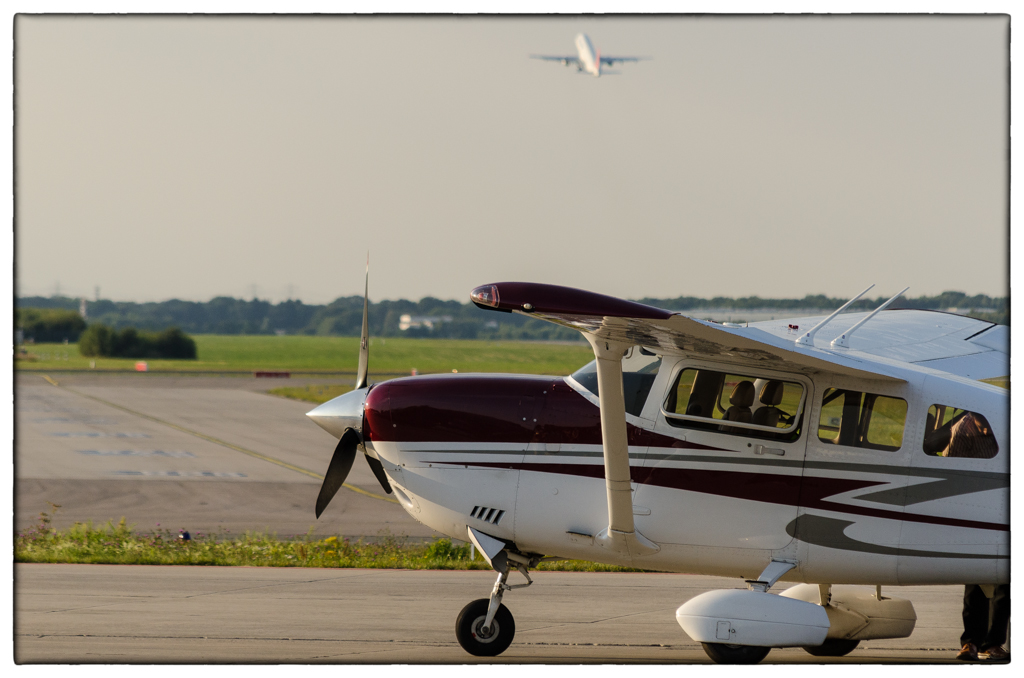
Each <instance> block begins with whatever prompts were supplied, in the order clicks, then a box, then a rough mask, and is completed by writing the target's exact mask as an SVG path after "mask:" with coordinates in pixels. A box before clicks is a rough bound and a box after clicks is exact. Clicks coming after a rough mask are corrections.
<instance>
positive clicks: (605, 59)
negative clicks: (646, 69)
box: [530, 33, 647, 77]
mask: <svg viewBox="0 0 1024 678" xmlns="http://www.w3.org/2000/svg"><path fill="white" fill-rule="evenodd" d="M530 58H531V59H543V60H544V61H561V62H562V63H563V64H565V65H566V66H568V65H569V64H574V65H575V66H576V70H577V71H580V72H584V71H586V72H587V73H590V74H591V75H593V76H594V77H600V76H601V66H613V65H614V64H615V63H616V62H626V61H641V60H643V59H646V58H647V57H618V56H615V57H613V56H601V50H599V49H594V45H593V44H592V43H591V42H590V38H588V37H587V36H586V35H585V34H584V33H580V34H579V35H577V36H576V56H547V55H543V54H531V55H530Z"/></svg>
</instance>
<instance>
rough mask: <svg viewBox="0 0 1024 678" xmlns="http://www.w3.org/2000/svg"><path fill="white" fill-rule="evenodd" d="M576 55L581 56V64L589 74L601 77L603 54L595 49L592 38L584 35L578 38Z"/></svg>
mask: <svg viewBox="0 0 1024 678" xmlns="http://www.w3.org/2000/svg"><path fill="white" fill-rule="evenodd" d="M576 53H577V54H578V55H579V59H580V64H581V65H582V67H583V70H585V71H586V72H587V73H590V74H591V75H593V76H594V77H600V76H601V54H600V52H598V51H597V50H595V49H594V45H593V44H591V42H590V38H588V37H587V36H586V35H585V34H584V33H580V34H579V35H577V36H576Z"/></svg>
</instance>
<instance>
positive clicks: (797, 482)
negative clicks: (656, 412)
mask: <svg viewBox="0 0 1024 678" xmlns="http://www.w3.org/2000/svg"><path fill="white" fill-rule="evenodd" d="M424 463H432V464H457V465H459V466H464V465H469V466H482V467H486V468H505V469H518V470H520V471H534V472H537V473H558V474H562V475H573V476H582V477H585V478H599V479H604V465H603V464H542V463H532V462H523V463H517V462H480V461H459V462H453V461H449V460H437V459H433V460H429V461H426V462H424ZM630 476H631V477H632V479H633V481H634V482H636V483H638V484H641V485H653V486H655V487H667V488H671V489H675V490H686V491H687V492H700V493H701V494H712V495H715V496H719V497H732V498H734V499H747V500H750V501H763V502H767V503H770V504H782V505H785V506H802V507H803V508H812V509H819V510H822V511H834V512H837V513H848V514H852V515H858V516H870V517H873V518H886V519H889V520H901V521H907V522H912V523H925V524H929V525H947V526H950V527H966V528H969V529H975V530H997V531H1000V532H1009V531H1010V526H1009V525H1001V524H999V523H984V522H980V521H976V520H959V519H956V518H943V517H940V516H925V515H920V514H916V513H903V512H900V511H886V510H885V509H873V508H869V507H866V506H855V505H852V504H844V503H839V502H834V501H829V500H828V497H831V496H834V495H837V494H842V493H844V492H850V491H852V490H859V489H862V488H866V487H872V486H875V485H885V484H886V483H885V482H884V481H873V480H851V479H847V478H821V477H815V476H806V477H803V476H796V475H793V476H790V475H781V474H775V473H750V472H746V471H714V470H709V469H689V468H643V467H632V468H630Z"/></svg>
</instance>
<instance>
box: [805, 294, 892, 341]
mask: <svg viewBox="0 0 1024 678" xmlns="http://www.w3.org/2000/svg"><path fill="white" fill-rule="evenodd" d="M872 287H874V284H871V285H868V287H867V289H865V290H864V291H863V292H861V293H860V294H858V295H857V296H855V297H854V298H853V299H850V300H849V301H848V302H846V303H845V304H843V305H842V306H840V307H839V308H838V309H836V311H835V312H834V313H833V314H832V315H830V316H829V317H827V318H825V319H824V320H822V321H821V322H820V323H818V324H817V325H815V326H814V327H812V328H811V329H809V330H807V332H806V333H805V334H803V335H801V336H800V337H799V338H798V339H797V340H796V343H798V344H800V345H801V346H814V335H815V334H817V333H818V330H820V329H821V328H822V327H824V326H825V325H828V324H829V323H830V322H831V321H832V319H833V318H835V317H836V316H837V315H839V314H840V313H842V312H843V311H845V310H846V307H847V306H849V305H850V304H852V303H853V302H855V301H857V300H858V299H860V298H861V297H863V296H864V295H865V294H867V293H868V290H870V289H871V288H872Z"/></svg>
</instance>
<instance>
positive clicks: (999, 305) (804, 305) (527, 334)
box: [18, 292, 1010, 341]
mask: <svg viewBox="0 0 1024 678" xmlns="http://www.w3.org/2000/svg"><path fill="white" fill-rule="evenodd" d="M885 299H886V298H885V297H879V298H877V299H861V300H860V301H858V302H856V303H855V304H854V305H853V306H852V307H851V310H869V309H873V308H875V307H876V306H878V305H879V304H881V303H882V302H883V301H885ZM639 301H640V302H641V303H645V304H649V305H651V306H656V307H658V308H665V309H669V310H673V311H682V312H684V313H691V314H694V315H697V316H698V317H700V311H702V310H706V309H732V310H733V311H739V312H742V311H743V310H754V309H768V308H770V309H778V310H782V311H785V310H787V309H794V310H795V309H805V310H813V309H818V310H820V311H822V312H830V311H832V310H835V309H836V308H839V306H841V305H842V304H843V303H845V302H846V301H847V300H846V299H839V298H834V297H827V296H824V295H808V296H805V297H803V298H802V299H771V298H762V297H740V298H731V297H714V298H711V299H701V298H698V297H674V298H654V297H648V298H644V299H640V300H639ZM78 304H79V301H78V299H73V298H68V297H23V298H20V299H18V307H19V313H20V312H21V310H22V309H23V310H25V311H26V312H27V311H28V310H29V308H28V307H34V308H35V309H39V310H42V309H50V310H64V311H68V310H73V309H77V308H78ZM892 308H921V309H932V310H946V309H950V308H956V309H957V312H958V313H962V314H964V315H969V316H971V317H976V318H981V319H983V320H988V321H991V322H998V323H1001V324H1005V325H1008V324H1009V323H1010V304H1009V298H1008V297H990V296H987V295H975V296H968V295H966V294H964V293H963V292H943V293H942V294H940V295H936V296H931V297H928V296H922V297H916V298H909V299H908V298H900V299H898V300H897V301H896V302H895V303H894V304H893V306H892ZM362 313H363V298H362V297H361V296H351V297H340V298H338V299H335V300H334V301H332V302H331V303H329V304H324V305H316V304H304V303H302V302H301V301H283V302H281V303H278V304H272V303H270V302H269V301H264V300H259V299H253V300H250V301H246V300H242V299H234V298H231V297H216V298H214V299H211V300H210V301H208V302H195V301H181V300H178V299H172V300H170V301H164V302H149V303H135V302H115V301H108V300H100V301H95V302H89V304H88V316H89V321H90V323H92V322H98V323H101V324H104V325H107V326H109V327H110V328H112V329H115V330H119V329H124V328H128V327H136V328H139V329H140V330H149V331H159V330H162V329H163V328H166V327H172V326H173V327H180V328H181V329H182V330H183V331H185V332H188V333H192V334H273V333H275V332H282V333H286V334H312V335H335V336H338V335H340V336H358V335H359V331H360V327H361V324H362ZM405 314H408V315H411V316H430V317H435V318H440V317H445V316H447V317H450V320H448V321H439V322H435V323H434V326H433V328H432V329H431V328H427V327H418V328H417V327H412V328H409V329H408V330H404V331H403V330H401V329H399V321H400V318H401V316H402V315H405ZM75 316H76V317H77V314H75ZM19 318H20V316H19ZM369 322H370V333H371V334H372V335H373V336H378V337H395V336H412V337H415V336H429V337H437V338H453V339H532V340H561V341H577V340H579V339H580V335H579V333H578V332H576V331H574V330H570V329H568V328H565V327H561V326H558V325H554V324H552V323H548V322H544V321H542V320H537V319H533V318H529V317H527V316H522V315H518V314H509V313H492V312H488V311H483V310H481V309H479V308H477V307H476V306H474V305H473V304H471V303H469V302H466V303H462V302H458V301H453V300H448V301H445V300H441V299H436V298H434V297H424V298H423V299H421V300H419V301H407V300H405V299H398V300H387V301H381V302H377V303H371V304H370V307H369ZM83 329H84V325H83ZM79 332H81V330H79ZM28 336H30V335H29V333H28V329H27V326H26V337H28ZM76 336H77V335H76ZM68 338H69V341H73V340H74V339H71V336H70V335H68ZM62 339H63V336H62V337H60V339H58V340H62ZM36 340H37V341H43V339H39V338H38V337H36Z"/></svg>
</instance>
